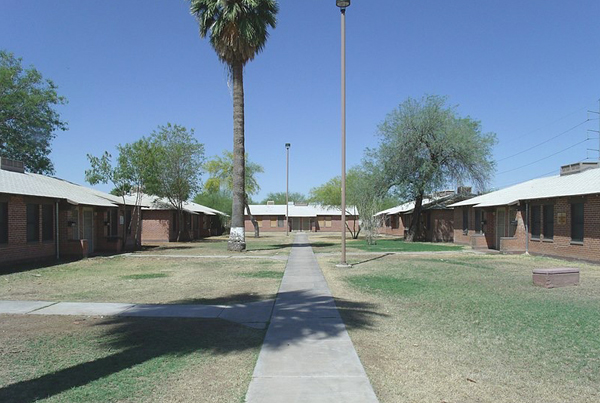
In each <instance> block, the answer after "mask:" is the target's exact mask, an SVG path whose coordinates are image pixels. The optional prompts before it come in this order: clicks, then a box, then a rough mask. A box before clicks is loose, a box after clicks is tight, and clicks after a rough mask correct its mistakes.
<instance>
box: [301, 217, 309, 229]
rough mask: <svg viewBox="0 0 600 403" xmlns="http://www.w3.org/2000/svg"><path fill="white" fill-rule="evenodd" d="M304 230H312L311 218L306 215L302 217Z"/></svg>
mask: <svg viewBox="0 0 600 403" xmlns="http://www.w3.org/2000/svg"><path fill="white" fill-rule="evenodd" d="M302 231H310V218H307V217H304V218H303V219H302Z"/></svg>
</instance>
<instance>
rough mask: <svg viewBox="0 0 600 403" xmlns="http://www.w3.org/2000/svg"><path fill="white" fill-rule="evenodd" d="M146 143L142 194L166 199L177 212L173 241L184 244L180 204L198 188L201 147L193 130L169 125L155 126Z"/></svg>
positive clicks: (187, 237) (202, 159)
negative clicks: (145, 163)
mask: <svg viewBox="0 0 600 403" xmlns="http://www.w3.org/2000/svg"><path fill="white" fill-rule="evenodd" d="M148 142H149V144H148V147H149V150H150V154H149V156H148V157H149V158H148V167H147V169H146V171H145V176H146V179H145V187H146V191H147V192H148V193H150V194H153V195H156V196H158V197H161V198H165V199H167V200H168V201H169V203H170V204H171V205H172V206H173V208H175V209H176V210H177V216H178V221H179V225H178V228H179V233H178V234H177V241H178V242H180V241H186V240H188V239H189V234H188V233H187V232H186V231H184V221H183V202H185V201H187V200H189V199H190V198H191V196H192V195H193V194H196V193H197V192H198V191H199V190H200V189H201V182H200V178H201V175H202V166H203V163H204V145H203V144H201V143H199V142H198V141H197V140H196V138H195V137H194V130H193V129H191V130H190V131H188V130H187V129H186V128H185V127H183V126H179V125H172V124H171V123H167V125H166V126H159V127H158V130H155V131H154V132H152V134H151V136H150V138H149V139H148Z"/></svg>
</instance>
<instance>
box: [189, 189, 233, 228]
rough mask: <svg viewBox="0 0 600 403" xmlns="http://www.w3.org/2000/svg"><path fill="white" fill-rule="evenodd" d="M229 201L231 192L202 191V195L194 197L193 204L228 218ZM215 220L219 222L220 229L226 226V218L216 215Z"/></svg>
mask: <svg viewBox="0 0 600 403" xmlns="http://www.w3.org/2000/svg"><path fill="white" fill-rule="evenodd" d="M231 200H232V195H231V191H230V190H227V189H219V190H216V191H214V190H207V189H204V190H203V191H202V193H198V194H197V195H196V197H194V202H195V203H198V204H202V205H203V206H208V207H210V208H213V209H215V210H219V211H222V212H223V213H225V214H227V215H228V216H230V217H231ZM216 218H217V219H218V220H219V221H220V223H221V226H222V227H227V226H228V218H227V217H224V216H221V215H217V216H216Z"/></svg>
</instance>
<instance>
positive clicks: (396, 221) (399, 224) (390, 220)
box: [379, 214, 404, 236]
mask: <svg viewBox="0 0 600 403" xmlns="http://www.w3.org/2000/svg"><path fill="white" fill-rule="evenodd" d="M394 227H396V228H394ZM379 233H380V234H385V235H396V236H404V221H402V218H401V217H400V215H399V214H392V215H389V216H387V217H386V219H385V220H384V221H383V226H382V227H381V229H380V231H379Z"/></svg>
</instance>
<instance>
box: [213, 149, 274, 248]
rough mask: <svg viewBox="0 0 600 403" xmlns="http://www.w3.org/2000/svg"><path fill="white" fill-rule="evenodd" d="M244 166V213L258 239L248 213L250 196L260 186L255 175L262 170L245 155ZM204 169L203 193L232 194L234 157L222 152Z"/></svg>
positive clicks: (229, 153) (257, 231) (257, 230)
mask: <svg viewBox="0 0 600 403" xmlns="http://www.w3.org/2000/svg"><path fill="white" fill-rule="evenodd" d="M244 166H245V167H246V169H245V170H244V173H245V175H244V176H245V184H244V189H245V193H244V207H245V208H246V213H247V214H248V215H249V216H250V220H251V221H252V224H253V225H254V236H255V237H256V238H258V236H259V235H260V233H259V228H258V222H257V221H256V220H255V219H254V216H253V215H252V212H251V211H250V196H251V195H253V194H255V193H258V192H259V191H260V186H259V185H258V181H257V180H256V175H257V174H259V173H263V172H264V169H263V167H262V166H260V165H259V164H256V163H254V162H251V161H249V160H248V154H245V158H244ZM204 169H205V170H206V172H207V173H208V175H209V178H208V179H207V180H206V184H205V185H204V192H208V193H217V192H219V191H222V190H226V191H227V192H229V193H232V194H233V193H234V191H233V190H234V180H235V178H234V172H235V169H234V155H233V153H232V152H231V151H224V152H223V155H222V156H221V157H219V156H218V155H217V156H214V157H213V158H212V159H211V160H209V161H207V162H206V164H204ZM233 204H234V203H233ZM232 208H233V207H232ZM232 220H233V217H232ZM232 225H233V224H232Z"/></svg>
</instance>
